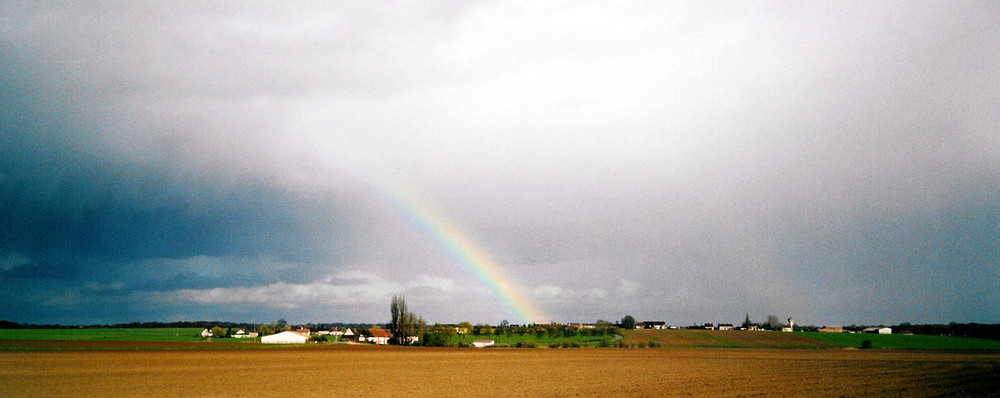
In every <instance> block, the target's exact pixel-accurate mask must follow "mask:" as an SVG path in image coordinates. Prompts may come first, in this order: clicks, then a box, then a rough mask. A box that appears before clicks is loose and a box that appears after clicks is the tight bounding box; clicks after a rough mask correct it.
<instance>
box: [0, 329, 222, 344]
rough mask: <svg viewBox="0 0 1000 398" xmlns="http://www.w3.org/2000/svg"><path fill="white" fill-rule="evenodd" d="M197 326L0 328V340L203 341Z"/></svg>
mask: <svg viewBox="0 0 1000 398" xmlns="http://www.w3.org/2000/svg"><path fill="white" fill-rule="evenodd" d="M201 331H202V329H199V328H149V329H145V328H134V329H125V328H122V329H117V328H108V329H0V340H53V341H136V342H139V341H151V342H196V341H203V340H204V338H202V337H201V335H200V333H201Z"/></svg>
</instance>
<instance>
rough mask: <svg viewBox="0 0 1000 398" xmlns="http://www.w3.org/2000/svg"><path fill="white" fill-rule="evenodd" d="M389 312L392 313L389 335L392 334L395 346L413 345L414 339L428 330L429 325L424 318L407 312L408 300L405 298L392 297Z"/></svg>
mask: <svg viewBox="0 0 1000 398" xmlns="http://www.w3.org/2000/svg"><path fill="white" fill-rule="evenodd" d="M389 311H390V313H392V320H391V321H390V322H389V333H391V334H392V343H393V344H397V345H408V344H411V342H412V341H413V337H417V336H420V334H421V333H423V330H424V329H425V328H426V325H427V323H426V322H424V319H423V318H421V317H419V316H417V315H416V314H414V313H412V312H410V311H409V310H407V308H406V299H405V298H403V296H392V303H391V304H390V305H389Z"/></svg>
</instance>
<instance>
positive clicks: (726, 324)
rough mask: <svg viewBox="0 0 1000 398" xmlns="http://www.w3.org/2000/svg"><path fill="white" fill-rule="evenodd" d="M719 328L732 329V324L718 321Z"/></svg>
mask: <svg viewBox="0 0 1000 398" xmlns="http://www.w3.org/2000/svg"><path fill="white" fill-rule="evenodd" d="M719 330H733V324H731V323H720V324H719Z"/></svg>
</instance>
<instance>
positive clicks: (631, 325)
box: [622, 315, 635, 329]
mask: <svg viewBox="0 0 1000 398" xmlns="http://www.w3.org/2000/svg"><path fill="white" fill-rule="evenodd" d="M622 329H635V318H633V317H632V315H625V317H624V318H622Z"/></svg>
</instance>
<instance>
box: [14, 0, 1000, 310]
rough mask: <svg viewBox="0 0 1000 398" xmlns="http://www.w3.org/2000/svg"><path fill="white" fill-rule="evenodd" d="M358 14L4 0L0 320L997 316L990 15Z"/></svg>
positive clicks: (666, 9)
mask: <svg viewBox="0 0 1000 398" xmlns="http://www.w3.org/2000/svg"><path fill="white" fill-rule="evenodd" d="M661 3H671V4H661ZM374 4H377V5H376V6H371V5H368V3H365V2H344V3H343V4H336V3H334V2H317V3H299V2H294V3H293V2H274V3H247V2H234V3H210V4H203V3H193V2H192V3H188V2H182V3H169V4H166V3H163V4H161V3H150V4H139V3H135V2H115V3H110V2H109V3H103V2H20V1H5V2H2V3H0V76H2V81H0V119H2V120H0V140H2V145H0V301H2V302H3V303H4V304H3V305H2V306H0V319H7V320H11V321H17V322H29V323H73V324H89V323H116V322H131V321H175V320H188V321H193V320H229V321H246V322H270V321H273V320H275V319H279V318H284V319H287V320H288V321H289V322H299V323H305V322H336V321H340V322H387V321H388V319H389V310H388V309H389V308H388V307H389V298H390V297H391V296H392V295H394V294H402V295H405V297H406V300H407V303H408V304H409V307H410V309H411V310H412V311H414V312H416V313H417V314H419V315H421V316H423V317H424V318H425V319H427V320H428V321H429V322H442V323H444V322H459V321H470V322H473V323H480V322H481V323H491V324H496V323H498V322H500V321H501V320H502V319H508V320H510V321H511V322H515V323H517V321H519V320H518V319H516V314H515V313H514V312H512V310H511V309H510V308H507V307H506V306H505V305H504V304H503V302H502V300H501V299H500V297H498V296H497V294H496V293H495V292H493V291H492V290H490V289H489V288H488V287H487V286H486V285H485V284H484V283H483V282H482V281H480V280H479V279H477V277H476V275H475V274H474V273H473V272H472V271H471V270H470V269H469V268H468V267H466V266H464V265H462V264H461V262H460V261H458V259H457V258H456V257H455V256H454V255H452V254H451V253H449V252H448V251H447V250H445V248H444V246H443V245H442V244H441V242H439V241H437V240H436V237H435V236H434V235H433V234H431V233H428V232H427V231H425V230H422V229H421V228H420V225H419V223H418V222H415V220H414V218H413V215H411V214H408V213H407V211H406V208H405V206H402V205H404V204H403V203H398V202H395V200H394V199H393V198H398V197H409V198H414V200H419V201H421V202H422V203H423V204H424V205H427V206H430V207H431V208H433V209H435V210H436V211H437V213H438V214H440V215H441V216H443V217H444V218H446V219H448V221H450V222H451V223H452V224H454V225H456V226H458V227H459V228H460V229H461V230H462V231H464V232H463V233H464V234H465V235H466V236H467V237H468V238H469V239H472V240H474V241H475V242H477V243H479V245H480V247H482V248H484V249H485V250H486V251H488V252H489V253H490V255H492V257H493V258H494V259H495V260H496V262H497V263H498V264H500V265H501V267H502V269H503V270H504V272H505V273H506V274H507V276H508V277H509V279H510V280H512V281H515V282H516V283H517V284H519V285H520V286H521V287H522V289H523V290H524V291H525V292H527V294H528V296H529V297H530V298H529V299H530V300H532V301H534V302H535V303H536V304H537V306H538V308H539V309H540V310H541V311H542V312H544V313H545V314H546V315H547V316H549V317H550V318H551V319H546V320H537V321H549V320H554V321H557V322H581V321H584V322H589V321H595V320H597V319H609V320H617V319H620V318H621V317H622V316H624V315H626V314H631V315H633V316H635V317H636V318H637V319H639V320H647V319H648V320H664V321H666V322H668V323H670V324H680V325H687V324H691V323H695V322H740V321H742V320H743V317H744V315H745V314H749V315H750V317H751V318H752V319H753V320H757V321H764V320H765V318H766V316H767V315H768V314H773V315H778V316H780V317H782V318H785V317H794V318H795V319H796V320H797V323H801V324H815V325H836V324H852V323H859V324H861V323H865V324H877V323H884V324H892V323H899V322H912V323H930V322H943V323H946V322H951V321H956V322H989V323H997V322H1000V305H997V303H1000V293H998V292H1000V131H998V128H997V126H1000V106H998V105H997V104H1000V51H997V49H1000V29H998V28H997V27H998V26H1000V7H998V6H997V4H996V3H995V2H974V1H964V2H947V1H941V2H929V3H928V2H916V1H905V2H899V3H896V2H881V1H879V2H870V1H866V2H857V3H849V2H817V3H814V2H807V3H802V2H788V3H780V2H766V3H764V4H763V5H760V4H748V3H747V2H721V3H716V2H690V3H688V4H678V3H676V2H635V3H629V2H607V3H604V2H560V3H553V2H536V1H526V2H483V3H474V2H466V1H452V2H429V3H428V4H424V3H423V2H398V3H396V2H377V3H374ZM394 195H405V196H394Z"/></svg>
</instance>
